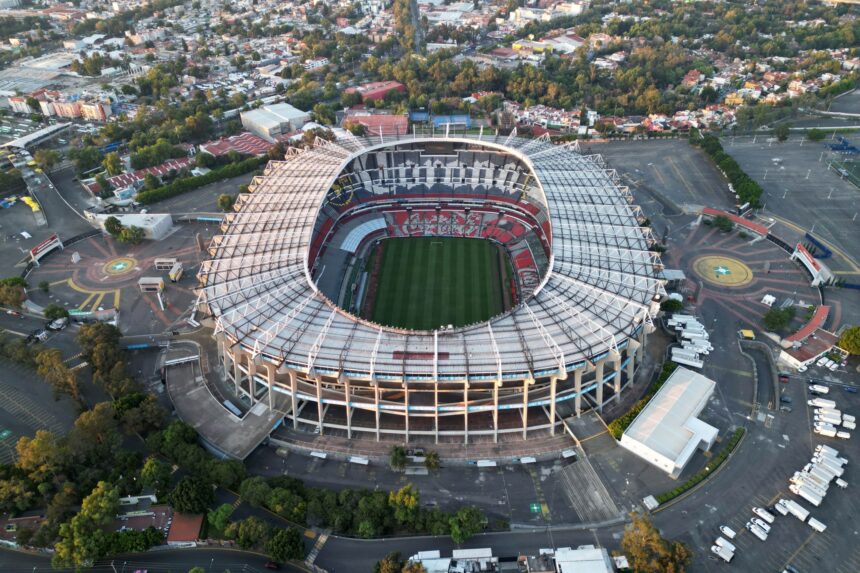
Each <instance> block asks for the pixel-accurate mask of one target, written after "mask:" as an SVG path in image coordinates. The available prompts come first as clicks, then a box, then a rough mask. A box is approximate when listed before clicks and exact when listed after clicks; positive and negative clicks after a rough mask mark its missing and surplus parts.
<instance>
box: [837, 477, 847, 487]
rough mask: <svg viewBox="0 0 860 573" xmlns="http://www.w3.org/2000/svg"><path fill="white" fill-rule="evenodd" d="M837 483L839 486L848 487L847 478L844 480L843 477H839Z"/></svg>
mask: <svg viewBox="0 0 860 573" xmlns="http://www.w3.org/2000/svg"><path fill="white" fill-rule="evenodd" d="M836 485H838V486H839V487H841V488H842V489H845V488H847V487H848V482H847V481H845V480H844V479H842V478H838V479H837V480H836Z"/></svg>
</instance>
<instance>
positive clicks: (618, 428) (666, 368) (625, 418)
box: [609, 362, 678, 440]
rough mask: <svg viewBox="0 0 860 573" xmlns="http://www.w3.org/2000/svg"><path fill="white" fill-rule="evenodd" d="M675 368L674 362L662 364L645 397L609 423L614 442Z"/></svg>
mask: <svg viewBox="0 0 860 573" xmlns="http://www.w3.org/2000/svg"><path fill="white" fill-rule="evenodd" d="M677 367H678V365H677V364H675V363H674V362H664V363H663V369H662V370H661V371H660V375H659V376H657V380H655V381H654V383H653V384H651V388H650V389H649V390H648V393H647V394H645V396H644V397H643V398H642V399H641V400H639V401H638V402H636V403H635V404H633V407H632V408H630V409H629V410H627V412H626V413H625V414H622V415H621V416H619V417H618V418H616V419H615V420H613V421H612V422H610V424H609V433H610V434H612V437H613V438H615V439H616V440H620V439H621V435H622V434H623V433H624V430H626V429H627V428H628V427H629V426H630V424H632V423H633V420H634V419H635V418H636V416H637V415H638V414H639V412H641V411H642V409H643V408H645V406H647V405H648V402H650V401H651V398H653V397H654V394H656V393H657V391H658V390H659V389H660V388H662V387H663V384H665V383H666V380H668V379H669V376H671V375H672V372H674V371H675V368H677Z"/></svg>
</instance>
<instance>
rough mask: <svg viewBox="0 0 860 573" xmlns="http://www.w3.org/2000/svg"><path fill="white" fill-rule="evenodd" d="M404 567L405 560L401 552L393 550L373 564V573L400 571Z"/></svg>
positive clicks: (398, 572) (395, 572)
mask: <svg viewBox="0 0 860 573" xmlns="http://www.w3.org/2000/svg"><path fill="white" fill-rule="evenodd" d="M401 569H403V560H402V559H400V553H398V552H396V551H395V552H392V553H389V554H388V555H386V556H385V557H383V558H382V560H381V561H377V562H376V565H374V566H373V573H400V571H401Z"/></svg>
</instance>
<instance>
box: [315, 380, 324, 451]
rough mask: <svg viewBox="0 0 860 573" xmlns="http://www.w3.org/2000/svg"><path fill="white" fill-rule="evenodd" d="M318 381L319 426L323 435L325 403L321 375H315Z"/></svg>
mask: <svg viewBox="0 0 860 573" xmlns="http://www.w3.org/2000/svg"><path fill="white" fill-rule="evenodd" d="M315 381H316V383H317V427H318V428H319V431H320V436H322V435H323V403H322V380H321V379H320V377H319V376H316V377H315Z"/></svg>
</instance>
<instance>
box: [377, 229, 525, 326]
mask: <svg viewBox="0 0 860 573" xmlns="http://www.w3.org/2000/svg"><path fill="white" fill-rule="evenodd" d="M376 249H377V250H376V252H375V253H372V254H371V256H370V263H369V268H370V267H374V266H375V264H374V260H373V259H374V258H375V257H378V256H380V250H379V249H381V256H382V260H381V261H380V264H379V267H378V270H379V272H378V275H377V277H376V278H377V280H376V296H375V298H374V303H373V310H372V313H371V314H372V316H371V320H373V321H374V322H377V323H379V324H384V325H386V326H394V327H400V328H409V329H413V330H433V329H435V328H439V327H441V326H446V325H448V324H452V325H454V326H463V325H466V324H472V323H475V322H480V321H482V320H486V319H488V318H490V317H491V316H494V315H496V314H499V313H500V312H502V311H503V310H504V299H503V296H502V285H503V284H506V283H507V281H503V277H502V276H501V270H502V268H504V270H505V275H507V272H508V271H507V268H506V265H501V264H500V262H499V250H498V247H497V246H495V245H494V244H493V243H491V242H489V241H485V240H483V239H462V238H452V237H409V238H395V239H386V240H385V241H383V242H382V243H381V246H379V247H376Z"/></svg>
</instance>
